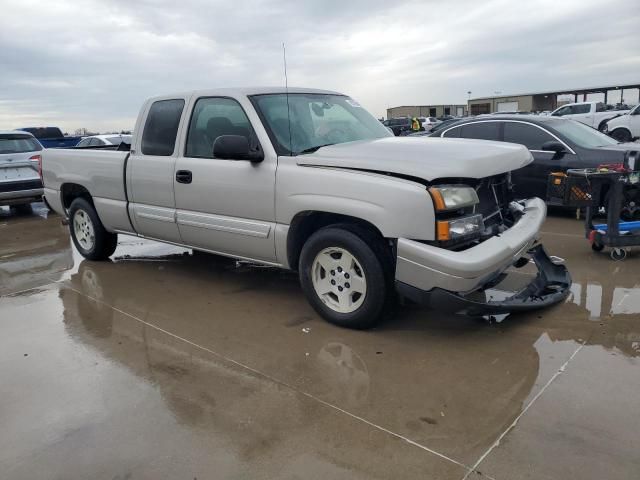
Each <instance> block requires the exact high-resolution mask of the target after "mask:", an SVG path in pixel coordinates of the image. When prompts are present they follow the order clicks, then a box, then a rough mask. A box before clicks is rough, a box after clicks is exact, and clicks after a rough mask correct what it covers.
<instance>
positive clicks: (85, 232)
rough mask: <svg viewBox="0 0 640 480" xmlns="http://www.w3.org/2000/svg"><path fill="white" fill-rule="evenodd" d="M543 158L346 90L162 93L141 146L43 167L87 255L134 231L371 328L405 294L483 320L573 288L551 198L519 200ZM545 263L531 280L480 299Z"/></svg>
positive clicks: (99, 256)
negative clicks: (392, 110)
mask: <svg viewBox="0 0 640 480" xmlns="http://www.w3.org/2000/svg"><path fill="white" fill-rule="evenodd" d="M531 160H532V157H531V154H530V153H529V151H528V150H527V149H526V148H525V147H523V146H520V145H514V144H508V143H499V142H487V141H480V140H463V139H453V140H443V139H437V138H419V137H418V138H397V137H394V136H393V135H392V134H391V133H390V132H389V130H388V129H387V128H385V127H384V126H383V125H382V124H381V123H380V122H379V121H378V120H376V119H375V118H374V117H373V116H372V115H371V114H369V113H368V112H367V111H366V110H365V109H364V108H362V107H361V106H360V105H359V104H358V103H357V102H356V101H355V100H353V99H351V98H349V97H347V96H345V95H342V94H339V93H336V92H329V91H324V90H314V89H289V90H285V89H278V88H275V89H274V88H246V89H221V90H208V91H196V92H188V93H181V94H176V95H165V96H162V97H156V98H152V99H150V100H148V101H147V102H146V103H145V104H144V105H143V106H142V109H141V111H140V115H139V117H138V120H137V123H136V126H135V134H134V135H133V138H132V143H131V151H130V152H116V151H101V150H95V151H92V150H83V149H66V150H64V149H58V150H46V151H45V152H44V153H43V158H42V169H43V178H44V186H45V195H46V198H47V200H48V201H49V203H50V205H51V207H52V208H53V209H54V210H55V211H57V212H58V213H60V214H62V215H65V216H68V217H69V219H70V221H69V227H70V232H71V237H72V239H73V242H74V244H75V246H76V248H77V249H78V250H79V252H80V253H81V254H82V255H83V256H85V257H86V258H88V259H91V260H104V259H106V258H108V257H109V256H110V255H112V254H113V253H114V251H115V249H116V245H117V235H118V234H127V235H138V236H140V237H146V238H151V239H155V240H160V241H163V242H169V243H174V244H179V245H184V246H187V247H190V248H193V249H196V250H203V251H207V252H212V253H216V254H221V255H226V256H230V257H235V258H241V259H247V260H251V261H253V262H257V263H262V264H267V265H273V266H277V267H281V268H285V269H291V270H295V271H297V272H299V276H300V281H301V284H302V288H303V290H304V292H305V294H306V296H307V298H308V300H309V302H310V303H311V305H312V306H313V307H314V308H315V309H316V310H317V311H318V312H319V313H320V314H321V315H322V316H323V317H324V318H326V319H327V320H329V321H331V322H333V323H335V324H338V325H342V326H346V327H353V328H366V327H370V326H372V325H374V324H375V323H376V322H377V321H378V320H379V319H380V318H381V317H382V316H383V314H384V312H387V311H388V308H387V307H388V306H389V304H390V302H391V301H392V299H393V298H394V297H395V293H396V292H397V293H399V294H400V295H402V296H403V297H406V298H409V299H412V300H416V301H420V302H427V303H440V304H444V305H446V306H447V307H448V308H449V309H451V310H453V311H455V312H458V313H467V314H472V315H484V314H498V313H506V312H511V311H514V310H523V309H530V308H539V307H543V306H547V305H551V304H553V303H555V302H558V301H560V300H562V299H563V298H565V296H566V295H567V294H568V291H569V290H568V289H569V285H570V283H571V281H570V277H569V274H568V272H567V270H566V268H565V267H564V266H561V265H555V264H554V263H552V262H551V260H550V259H549V257H548V256H547V254H546V253H545V251H544V249H543V248H542V246H541V245H539V244H538V243H537V241H538V235H539V231H540V227H541V225H542V223H543V221H544V219H545V214H546V208H545V204H544V202H543V201H542V200H540V199H539V198H530V199H526V200H522V201H515V200H514V199H513V198H512V195H513V190H512V188H511V181H510V173H509V172H510V171H511V170H514V169H517V168H521V167H523V166H524V165H527V164H528V163H529V162H531ZM530 258H533V260H534V261H535V263H536V264H537V265H538V270H539V272H538V275H537V276H536V277H535V278H534V279H533V280H532V282H531V283H530V284H529V285H527V286H525V287H523V288H522V289H520V290H518V291H515V292H513V295H512V296H510V297H508V298H506V299H505V300H501V301H492V300H489V301H487V300H486V298H485V299H482V298H479V297H482V295H481V294H482V293H483V292H484V291H485V290H486V289H487V288H489V287H493V286H495V285H496V284H497V283H498V282H500V281H501V280H502V279H503V278H504V275H505V271H506V270H507V269H509V268H510V267H511V266H514V265H515V266H516V267H518V266H523V265H525V264H527V263H529V259H530ZM478 294H480V295H478Z"/></svg>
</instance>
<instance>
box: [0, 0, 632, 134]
mask: <svg viewBox="0 0 640 480" xmlns="http://www.w3.org/2000/svg"><path fill="white" fill-rule="evenodd" d="M639 14H640V4H639V3H638V2H637V0H612V1H610V2H608V3H606V4H603V3H602V2H598V1H587V0H571V1H570V0H566V1H563V2H558V1H551V0H535V1H527V2H514V1H507V0H486V1H482V2H480V1H473V0H467V1H462V0H459V1H442V0H440V1H433V2H416V1H414V2H390V1H371V0H370V1H350V2H339V1H337V0H325V1H313V2H301V1H292V0H281V1H278V0H258V1H252V2H246V1H236V2H229V1H221V2H218V1H211V0H183V1H181V2H176V1H175V0H171V1H169V0H159V1H150V0H144V1H137V2H130V1H124V0H100V1H97V0H87V1H81V2H79V1H73V2H72V1H68V0H57V1H56V2H25V1H22V2H17V1H15V2H13V1H11V2H9V3H8V4H6V3H5V4H3V7H2V15H1V16H0V45H2V48H0V128H13V127H19V126H26V125H34V124H37V125H42V124H48V125H61V126H62V127H64V128H65V129H67V130H71V131H72V130H74V129H75V128H78V127H87V128H90V129H99V130H108V129H121V128H131V127H132V126H133V123H134V120H135V117H136V115H137V111H138V108H139V106H140V105H141V103H142V101H143V100H144V99H145V98H146V97H149V96H151V95H156V94H162V93H168V92H171V91H180V90H188V89H193V88H212V87H218V86H239V85H281V84H282V83H283V73H282V50H281V43H282V42H283V41H284V42H286V44H287V61H288V67H289V83H290V85H297V86H315V87H320V88H330V89H335V90H339V91H344V92H345V93H349V94H350V95H352V96H354V97H355V98H357V99H358V100H360V102H361V103H363V104H364V105H365V106H367V107H368V108H369V110H371V111H372V112H373V113H374V114H376V115H383V114H384V111H385V109H386V108H387V107H388V106H392V105H399V104H416V103H454V102H464V101H465V100H466V97H467V94H466V92H467V91H468V90H471V91H472V92H473V96H481V95H487V94H492V93H493V92H494V91H496V90H499V91H501V92H503V93H517V92H525V91H535V90H542V89H553V88H565V87H579V86H590V85H595V84H601V83H623V82H638V81H640V53H638V49H637V48H634V47H635V46H636V45H637V44H638V42H637V31H638V29H637V26H638V20H640V15H639Z"/></svg>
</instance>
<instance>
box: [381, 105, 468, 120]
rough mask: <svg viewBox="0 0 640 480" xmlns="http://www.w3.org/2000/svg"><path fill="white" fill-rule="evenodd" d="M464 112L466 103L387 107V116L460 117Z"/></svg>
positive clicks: (465, 111)
mask: <svg viewBox="0 0 640 480" xmlns="http://www.w3.org/2000/svg"><path fill="white" fill-rule="evenodd" d="M466 114H467V106H466V105H403V106H400V107H391V108H387V118H401V117H442V116H444V115H454V116H456V117H462V116H463V115H466Z"/></svg>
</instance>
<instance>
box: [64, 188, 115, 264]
mask: <svg viewBox="0 0 640 480" xmlns="http://www.w3.org/2000/svg"><path fill="white" fill-rule="evenodd" d="M69 232H70V233H71V238H72V240H73V244H74V245H75V246H76V248H77V249H78V251H79V252H80V254H81V255H82V256H83V257H84V258H86V259H89V260H106V259H107V258H109V256H111V255H112V254H113V252H114V251H115V250H116V246H117V245H118V235H117V234H115V233H110V232H107V231H106V230H105V228H104V226H103V225H102V222H101V221H100V218H99V217H98V214H97V213H96V210H95V208H93V205H91V204H90V203H89V202H88V201H87V200H85V199H84V198H76V199H75V200H74V201H73V202H71V206H70V207H69Z"/></svg>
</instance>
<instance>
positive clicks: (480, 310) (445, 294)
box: [397, 245, 571, 316]
mask: <svg viewBox="0 0 640 480" xmlns="http://www.w3.org/2000/svg"><path fill="white" fill-rule="evenodd" d="M528 253H529V255H531V258H532V259H533V261H534V262H535V264H536V266H537V267H538V274H537V275H536V277H535V278H534V279H533V281H532V282H531V283H529V284H528V285H527V286H526V287H524V288H523V289H521V290H519V291H517V292H515V293H514V294H513V295H512V296H510V297H507V298H504V299H503V300H488V301H481V300H478V299H475V298H472V297H471V296H468V297H467V296H462V295H460V294H458V293H455V292H449V291H447V290H443V289H440V288H434V289H433V290H430V291H424V290H420V289H418V288H415V287H412V286H410V285H407V284H404V283H401V282H398V283H397V289H398V291H399V293H400V294H401V295H402V296H404V297H406V298H408V299H410V300H412V301H414V302H416V303H419V304H422V305H427V306H432V307H435V308H438V310H442V311H449V312H453V313H457V314H460V315H469V316H485V315H501V314H505V313H513V312H521V311H527V310H533V309H538V308H543V307H548V306H550V305H553V304H555V303H558V302H561V301H562V300H564V299H565V298H566V297H567V295H568V294H569V287H570V286H571V275H570V274H569V271H568V270H567V268H566V267H565V266H564V265H556V264H555V263H553V262H552V261H551V258H549V255H548V254H547V252H546V251H545V249H544V247H543V246H542V245H536V246H535V247H533V248H532V249H531V250H529V251H528ZM488 287H489V286H487V287H485V288H488ZM474 293H475V292H474Z"/></svg>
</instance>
